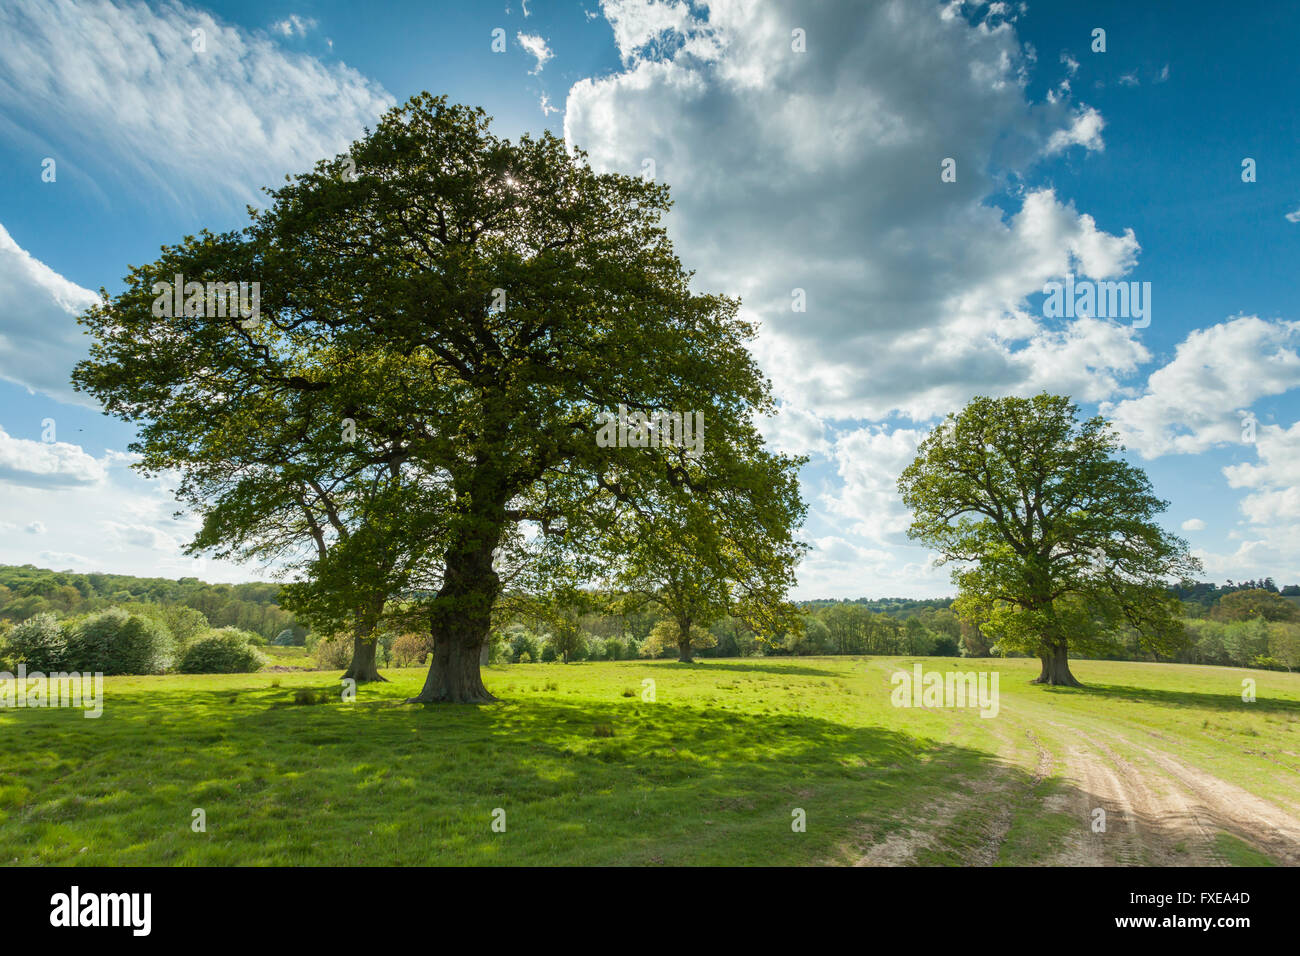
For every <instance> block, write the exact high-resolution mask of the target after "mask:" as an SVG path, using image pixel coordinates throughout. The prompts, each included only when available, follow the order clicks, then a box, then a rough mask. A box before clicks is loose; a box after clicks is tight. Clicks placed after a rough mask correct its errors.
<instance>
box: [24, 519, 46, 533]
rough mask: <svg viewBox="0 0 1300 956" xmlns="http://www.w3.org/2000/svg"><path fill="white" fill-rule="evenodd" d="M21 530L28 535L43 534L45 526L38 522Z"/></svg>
mask: <svg viewBox="0 0 1300 956" xmlns="http://www.w3.org/2000/svg"><path fill="white" fill-rule="evenodd" d="M23 530H24V531H26V532H27V533H28V534H45V525H43V524H41V523H40V522H39V521H33V522H31V523H30V524H28V525H27V527H26V528H23Z"/></svg>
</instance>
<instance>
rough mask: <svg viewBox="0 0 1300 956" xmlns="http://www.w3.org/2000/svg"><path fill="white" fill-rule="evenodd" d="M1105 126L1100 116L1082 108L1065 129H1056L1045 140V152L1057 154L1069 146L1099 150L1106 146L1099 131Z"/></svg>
mask: <svg viewBox="0 0 1300 956" xmlns="http://www.w3.org/2000/svg"><path fill="white" fill-rule="evenodd" d="M1105 126H1106V121H1105V120H1104V119H1103V118H1102V115H1101V114H1100V113H1098V112H1097V111H1096V110H1095V109H1093V108H1092V107H1090V106H1086V107H1082V108H1081V109H1080V110H1079V112H1077V113H1076V114H1075V115H1074V120H1073V121H1072V122H1071V123H1070V126H1069V128H1067V129H1058V130H1057V131H1056V132H1054V133H1052V135H1051V136H1050V137H1049V138H1048V140H1047V152H1048V153H1049V154H1050V153H1059V152H1061V151H1062V150H1065V149H1069V148H1070V147H1071V146H1082V147H1084V148H1085V149H1090V150H1101V149H1105V147H1106V144H1105V143H1104V142H1103V141H1102V138H1101V131H1102V129H1103V128H1105Z"/></svg>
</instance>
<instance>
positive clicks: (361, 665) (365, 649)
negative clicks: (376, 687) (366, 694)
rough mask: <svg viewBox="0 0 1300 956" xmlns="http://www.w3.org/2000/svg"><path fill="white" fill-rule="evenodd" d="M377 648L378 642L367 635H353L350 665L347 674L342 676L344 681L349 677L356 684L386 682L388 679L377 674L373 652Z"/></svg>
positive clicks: (358, 633)
mask: <svg viewBox="0 0 1300 956" xmlns="http://www.w3.org/2000/svg"><path fill="white" fill-rule="evenodd" d="M378 647H379V642H378V641H377V640H374V639H373V638H370V637H369V635H366V634H362V633H361V632H360V631H357V632H355V633H353V635H352V663H351V664H349V665H348V670H347V673H346V674H344V675H343V678H344V680H346V679H347V678H349V677H350V678H352V679H353V680H354V681H356V682H357V683H358V684H367V683H370V682H372V681H384V682H387V680H388V678H386V677H384V676H383V675H382V674H380V673H379V665H378V664H377V663H376V661H375V651H376V649H377V648H378Z"/></svg>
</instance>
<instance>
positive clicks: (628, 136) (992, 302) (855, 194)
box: [565, 0, 1147, 420]
mask: <svg viewBox="0 0 1300 956" xmlns="http://www.w3.org/2000/svg"><path fill="white" fill-rule="evenodd" d="M602 9H603V10H604V11H605V13H606V16H607V17H608V18H609V19H610V21H611V24H612V27H613V30H614V35H615V40H616V43H617V44H618V46H619V50H620V53H621V54H622V55H623V58H624V62H625V64H626V67H625V69H624V70H623V71H622V72H619V73H615V74H614V75H612V76H608V77H603V78H599V79H586V80H583V81H581V82H579V83H577V84H575V85H574V86H573V87H572V89H571V90H570V91H569V97H568V101H567V105H566V111H565V133H566V137H567V138H568V140H569V141H570V142H571V143H573V144H575V145H578V146H581V147H582V148H584V149H586V150H587V151H588V152H589V154H590V157H591V160H592V162H593V164H594V165H595V166H597V167H598V168H601V169H611V170H619V171H623V172H632V173H635V172H639V170H640V169H641V165H642V162H643V160H644V159H645V158H647V157H649V158H653V159H654V160H655V164H656V175H657V177H658V178H660V179H663V180H665V181H667V182H668V183H669V184H670V185H671V186H672V190H673V198H674V203H675V206H674V210H673V213H672V215H671V216H670V219H669V228H670V233H671V234H672V236H673V239H674V242H675V243H676V245H677V248H678V250H679V252H680V253H681V254H682V257H683V260H684V261H685V262H686V264H687V265H688V267H690V268H693V269H695V270H696V285H697V287H699V288H702V289H709V290H714V291H725V292H727V293H729V294H735V295H739V296H740V297H741V299H742V301H743V303H744V306H743V308H744V311H745V313H746V315H747V317H748V318H751V319H755V320H757V321H758V322H759V323H760V326H761V333H760V337H759V339H758V341H757V342H756V343H755V347H754V350H755V354H756V355H757V356H758V358H759V360H760V362H761V363H762V365H763V367H764V369H765V371H767V372H768V373H769V375H771V377H772V380H773V384H774V387H775V388H776V391H777V393H778V394H779V395H782V396H793V395H797V396H799V401H800V404H801V405H802V406H803V408H805V409H806V410H807V411H808V412H809V413H811V414H813V415H815V416H818V417H820V418H837V419H838V418H850V419H852V418H865V419H872V420H878V419H882V418H885V417H886V416H888V415H890V414H891V413H894V412H897V413H901V414H904V415H907V416H910V417H913V418H915V419H918V420H925V419H928V418H929V417H931V416H934V415H936V414H939V413H942V412H946V411H948V410H950V409H952V408H954V407H957V406H959V405H960V404H962V403H964V402H965V401H967V400H968V399H969V398H970V397H971V396H972V395H974V394H979V393H984V394H1009V393H1014V392H1018V391H1023V390H1025V389H1027V388H1032V387H1035V386H1037V385H1039V384H1040V383H1041V382H1042V381H1043V375H1042V373H1041V372H1040V371H1039V370H1040V369H1043V368H1060V369H1064V370H1066V371H1068V372H1069V374H1070V381H1071V383H1072V384H1076V385H1077V386H1078V390H1079V391H1080V393H1081V394H1084V393H1086V394H1087V395H1089V396H1093V397H1103V396H1105V395H1107V394H1109V393H1110V392H1111V391H1113V389H1114V388H1115V385H1116V382H1117V380H1118V376H1120V375H1123V374H1127V373H1128V372H1129V371H1131V370H1132V369H1134V368H1135V366H1136V363H1138V362H1140V361H1143V360H1145V359H1146V358H1147V353H1146V352H1145V350H1144V349H1143V347H1142V346H1141V344H1140V342H1139V340H1138V338H1137V335H1136V333H1134V332H1133V331H1132V330H1129V329H1125V328H1116V329H1114V330H1103V329H1102V328H1101V327H1100V326H1096V325H1084V324H1078V325H1077V327H1075V326H1070V325H1066V326H1061V325H1060V324H1059V323H1058V324H1054V325H1050V326H1049V325H1048V323H1046V321H1045V320H1044V319H1043V318H1042V317H1041V316H1038V315H1035V314H1031V313H1030V312H1029V311H1028V308H1027V304H1026V303H1027V301H1028V299H1029V298H1030V297H1032V296H1036V295H1038V294H1040V293H1041V291H1042V287H1043V284H1044V282H1045V281H1047V280H1048V279H1050V278H1055V277H1060V276H1062V275H1064V273H1065V272H1066V271H1067V270H1071V269H1074V270H1076V271H1078V272H1082V273H1088V274H1092V275H1095V276H1114V275H1119V274H1123V273H1124V272H1125V271H1127V270H1128V269H1131V268H1132V267H1133V265H1134V263H1135V262H1136V257H1137V253H1138V251H1139V246H1138V242H1137V239H1136V237H1135V236H1134V235H1133V233H1132V232H1131V231H1125V232H1124V233H1122V234H1111V233H1107V232H1104V231H1102V230H1100V229H1098V228H1097V224H1096V222H1095V221H1094V220H1093V219H1092V217H1091V216H1088V215H1087V214H1086V213H1080V212H1079V211H1077V210H1076V209H1075V208H1074V207H1073V205H1072V204H1071V203H1069V202H1067V201H1064V200H1062V199H1061V198H1058V197H1057V195H1056V193H1055V192H1054V191H1053V190H1051V189H1045V188H1037V189H1029V190H1027V191H1025V192H1023V193H1021V194H1020V196H1019V200H1020V207H1019V209H1018V210H1017V209H1015V207H1014V204H1013V207H1012V212H1011V214H1010V215H1009V217H1008V216H1004V214H1003V213H1002V211H1001V210H1000V209H998V208H996V207H994V206H993V204H992V203H991V202H989V201H988V200H990V199H991V198H992V197H993V196H995V195H997V194H1000V193H1002V192H1004V191H1005V189H1006V187H1007V186H1008V182H1007V180H1006V178H1005V177H1004V174H1003V173H1002V172H999V170H1006V169H1025V168H1028V167H1031V166H1032V165H1033V163H1034V162H1035V160H1036V159H1037V158H1040V157H1042V156H1044V155H1045V154H1046V152H1047V151H1048V149H1049V148H1051V147H1050V144H1052V143H1053V142H1054V138H1055V141H1057V142H1059V141H1060V137H1062V136H1063V137H1065V139H1066V140H1067V141H1069V142H1077V143H1079V144H1081V145H1084V146H1085V147H1086V148H1100V145H1101V143H1100V129H1101V126H1102V121H1101V117H1100V114H1098V113H1097V112H1096V111H1095V110H1090V109H1087V108H1084V109H1082V110H1079V109H1078V108H1076V107H1075V106H1073V105H1071V104H1070V103H1069V102H1067V101H1066V100H1065V99H1062V100H1060V101H1059V102H1057V103H1030V102H1029V101H1028V100H1027V98H1026V95H1025V85H1026V82H1027V80H1026V76H1025V70H1026V62H1027V57H1026V54H1025V52H1024V51H1023V50H1022V49H1021V47H1020V45H1019V43H1018V41H1017V39H1016V36H1015V33H1014V30H1013V29H1012V28H1011V26H1010V25H1009V24H1007V23H999V24H997V25H990V24H988V23H987V22H981V23H977V24H971V23H969V22H967V21H966V20H965V19H964V18H963V17H962V16H959V15H954V16H951V17H949V18H947V19H945V18H944V17H943V16H942V14H941V12H940V11H939V10H937V9H935V8H931V7H928V6H926V5H923V4H902V3H894V4H853V3H843V4H825V5H815V6H813V7H809V6H807V5H802V4H797V3H793V2H776V0H773V2H766V3H748V4H741V3H737V2H731V0H719V2H716V3H712V4H710V5H709V6H708V8H707V19H704V13H703V12H701V13H700V14H699V16H696V15H694V14H692V13H691V11H690V8H689V7H687V5H686V4H684V3H653V4H646V3H642V2H608V3H606V4H604V5H603V6H602ZM697 9H698V8H697ZM792 24H797V25H798V26H799V27H800V28H801V29H804V30H805V31H806V41H807V52H806V53H802V54H801V53H797V52H793V51H792V50H791V35H790V32H791V29H792V26H791V25H792ZM919 157H930V158H931V161H930V162H928V163H925V162H919V161H918V158H919ZM945 157H952V158H954V159H956V161H957V170H958V173H957V182H956V183H943V182H941V180H940V164H941V161H942V160H943V159H944V158H945ZM795 289H802V290H804V294H805V295H806V299H807V311H806V312H802V313H800V312H794V311H793V310H792V301H793V300H792V294H793V290H795ZM1094 346H1095V348H1094ZM1058 353H1065V354H1064V355H1061V354H1058ZM1085 353H1086V354H1085ZM1066 356H1068V358H1067V357H1066ZM1080 358H1082V361H1079V359H1080Z"/></svg>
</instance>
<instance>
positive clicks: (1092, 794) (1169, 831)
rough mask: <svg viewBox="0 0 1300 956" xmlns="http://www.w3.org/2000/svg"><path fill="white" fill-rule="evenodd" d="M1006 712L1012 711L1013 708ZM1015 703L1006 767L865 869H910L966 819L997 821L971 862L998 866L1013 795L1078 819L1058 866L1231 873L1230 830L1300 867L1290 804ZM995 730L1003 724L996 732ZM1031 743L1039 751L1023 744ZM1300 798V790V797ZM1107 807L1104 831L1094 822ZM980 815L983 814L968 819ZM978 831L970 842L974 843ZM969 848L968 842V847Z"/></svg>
mask: <svg viewBox="0 0 1300 956" xmlns="http://www.w3.org/2000/svg"><path fill="white" fill-rule="evenodd" d="M1006 706H1007V705H1006V704H1004V707H1006ZM1012 707H1015V710H1013V711H1010V712H1007V713H1006V716H1007V718H1008V720H1007V722H1006V723H1005V724H1001V725H1000V726H999V727H998V728H996V729H994V734H995V736H996V737H997V739H998V741H999V747H998V754H999V758H1000V763H998V764H993V765H992V768H991V769H990V771H989V773H988V775H987V776H986V778H985V779H984V780H983V781H977V782H973V783H972V786H970V787H969V788H967V789H964V790H963V791H962V792H961V793H953V794H950V795H947V796H946V797H945V798H944V799H942V800H937V801H934V802H933V803H931V804H929V805H927V806H924V807H920V808H918V809H917V810H916V811H915V813H914V814H911V815H909V821H908V828H907V829H905V830H904V831H902V832H897V833H893V834H891V835H889V836H888V837H887V838H885V839H883V840H882V841H880V842H879V843H877V844H875V845H871V846H869V847H865V848H864V849H865V852H863V853H862V855H861V857H860V859H859V860H858V861H857V865H859V866H905V865H908V864H911V863H914V862H916V859H917V854H918V853H920V852H921V851H923V850H924V849H926V848H928V847H931V846H933V845H935V844H936V843H937V842H938V841H939V840H940V838H941V836H942V834H943V833H944V831H945V830H947V829H949V828H950V827H953V826H956V825H959V824H958V823H957V818H958V816H959V815H960V814H964V819H965V820H966V821H967V822H966V824H965V825H966V826H967V827H968V828H969V826H970V824H969V820H970V819H971V818H972V816H974V817H975V818H977V819H982V820H986V821H987V825H984V826H981V827H980V831H981V833H980V839H979V841H978V844H979V845H978V848H977V849H976V850H975V851H973V852H971V853H969V854H967V858H965V859H963V862H964V863H967V864H970V865H987V864H989V863H992V862H995V861H997V860H998V858H999V849H1000V846H1001V844H1002V841H1003V840H1005V839H1006V834H1007V831H1008V828H1009V824H1010V817H1011V815H1012V814H1011V811H1010V810H1009V809H1008V805H1009V802H1010V801H1011V800H1012V798H1019V799H1020V800H1021V811H1020V812H1030V813H1035V812H1039V813H1055V814H1063V815H1065V816H1066V817H1073V818H1074V820H1075V821H1076V823H1077V825H1075V826H1074V827H1072V828H1070V829H1069V830H1068V831H1067V836H1066V839H1065V840H1064V842H1063V845H1062V847H1061V848H1060V849H1059V851H1057V852H1055V853H1054V854H1052V855H1050V856H1049V858H1047V859H1045V860H1044V861H1043V862H1044V863H1046V864H1048V865H1054V866H1179V865H1183V866H1189V865H1191V866H1195V865H1203V866H1215V865H1219V866H1223V865H1228V860H1226V859H1225V858H1224V856H1223V854H1222V852H1221V848H1220V846H1219V841H1220V839H1221V837H1220V834H1228V835H1229V836H1231V837H1235V838H1236V839H1238V840H1241V841H1242V842H1244V843H1246V844H1247V845H1249V846H1250V847H1251V848H1253V849H1254V850H1256V851H1258V852H1260V853H1263V854H1264V855H1266V856H1267V857H1269V858H1271V859H1272V860H1273V861H1274V862H1275V863H1278V864H1282V865H1290V866H1296V865H1300V812H1297V810H1296V809H1295V808H1289V809H1288V808H1283V807H1281V806H1279V805H1277V804H1275V803H1273V802H1271V801H1269V800H1266V799H1263V798H1261V797H1259V796H1256V795H1255V794H1253V793H1250V792H1249V791H1247V790H1244V789H1242V788H1241V787H1239V786H1237V785H1235V784H1233V783H1230V782H1228V781H1226V780H1223V779H1220V778H1219V777H1216V776H1214V775H1213V774H1211V773H1208V772H1207V771H1205V770H1204V769H1201V768H1199V767H1194V766H1192V765H1191V764H1189V763H1188V762H1187V761H1186V760H1184V759H1182V758H1181V757H1179V756H1178V755H1177V754H1175V753H1173V752H1171V751H1170V750H1169V749H1168V748H1167V747H1164V748H1162V747H1159V746H1156V745H1155V743H1158V742H1159V741H1158V740H1157V738H1156V735H1154V734H1149V735H1148V736H1150V737H1151V738H1152V740H1151V741H1144V740H1142V739H1140V737H1141V735H1140V734H1138V733H1133V732H1130V731H1126V732H1124V733H1117V732H1116V731H1115V730H1114V729H1113V728H1112V727H1110V726H1109V725H1105V726H1101V727H1098V726H1096V725H1090V724H1084V723H1083V721H1081V720H1080V719H1078V718H1077V716H1075V715H1071V714H1069V713H1068V712H1064V711H1063V710H1060V709H1056V710H1054V709H1053V708H1052V707H1051V706H1050V704H1042V705H1034V706H1026V705H1021V706H1020V707H1016V705H1014V704H1013V705H1012ZM991 729H993V728H991ZM1017 734H1019V735H1021V737H1020V740H1022V741H1023V740H1027V742H1028V744H1029V745H1031V746H1026V745H1025V744H1023V743H1022V744H1020V745H1019V746H1017V743H1016V740H1017ZM1013 766H1016V767H1019V768H1020V769H1021V771H1022V773H1021V776H1022V777H1023V776H1024V775H1025V774H1030V775H1031V785H1030V786H1029V787H1028V788H1027V787H1026V786H1025V784H1023V783H1021V784H1019V785H1017V784H1016V783H1014V782H1012V779H1011V778H1012V773H1011V771H1010V768H1011V767H1013ZM1054 769H1055V770H1056V779H1057V780H1058V781H1059V786H1056V787H1052V788H1048V790H1047V792H1044V793H1042V794H1041V795H1039V788H1038V787H1037V784H1038V783H1039V782H1040V781H1041V780H1042V779H1044V778H1045V777H1047V776H1049V775H1051V774H1052V773H1053V770H1054ZM1298 798H1300V794H1298ZM1098 808H1100V809H1102V810H1104V811H1105V828H1104V831H1100V832H1098V831H1097V830H1096V829H1095V828H1094V825H1093V822H1094V820H1095V812H1096V810H1097V809H1098ZM972 810H975V811H981V812H979V813H976V814H972V813H970V812H969V811H972ZM969 835H970V834H969V832H968V833H967V834H966V836H969ZM964 842H967V843H968V842H969V840H967V841H964Z"/></svg>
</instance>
